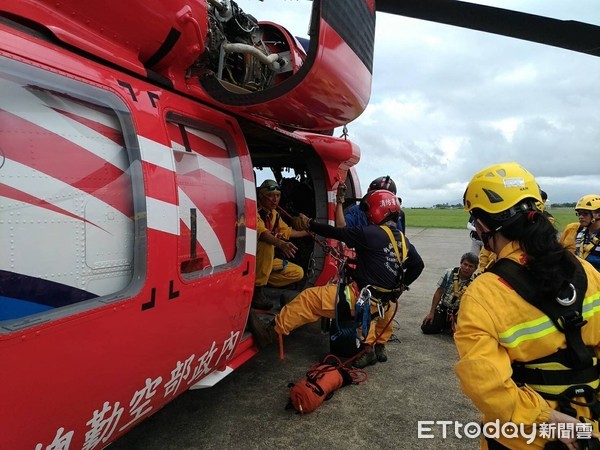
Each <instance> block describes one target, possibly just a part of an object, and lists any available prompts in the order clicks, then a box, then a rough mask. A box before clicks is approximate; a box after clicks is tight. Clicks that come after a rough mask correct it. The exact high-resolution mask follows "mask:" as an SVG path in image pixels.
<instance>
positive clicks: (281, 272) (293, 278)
mask: <svg viewBox="0 0 600 450" xmlns="http://www.w3.org/2000/svg"><path fill="white" fill-rule="evenodd" d="M302 278H304V270H303V269H302V267H300V266H299V265H297V264H294V263H291V262H288V263H287V264H286V266H285V268H284V267H283V260H281V259H279V258H275V247H274V246H273V245H270V244H267V243H266V242H262V241H258V244H257V245H256V281H255V285H256V286H266V285H269V286H273V287H284V286H287V285H289V284H292V283H296V282H297V281H300V280H301V279H302Z"/></svg>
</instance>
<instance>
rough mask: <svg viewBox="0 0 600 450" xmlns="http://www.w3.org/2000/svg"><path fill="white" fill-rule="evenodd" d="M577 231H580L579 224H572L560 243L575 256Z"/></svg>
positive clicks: (565, 231)
mask: <svg viewBox="0 0 600 450" xmlns="http://www.w3.org/2000/svg"><path fill="white" fill-rule="evenodd" d="M577 230H579V222H574V223H570V224H569V225H567V226H566V227H565V229H564V230H563V232H562V234H561V235H560V243H561V244H562V245H563V247H565V248H566V249H567V250H569V251H570V252H571V253H573V254H575V238H576V237H577Z"/></svg>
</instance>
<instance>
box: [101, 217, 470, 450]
mask: <svg viewBox="0 0 600 450" xmlns="http://www.w3.org/2000/svg"><path fill="white" fill-rule="evenodd" d="M407 236H408V238H409V239H410V241H411V242H412V243H413V244H414V245H415V247H416V248H417V250H418V251H419V253H420V254H421V256H422V257H423V260H424V261H425V270H424V271H423V274H422V275H421V277H420V278H419V279H418V280H417V281H416V282H415V283H413V285H412V286H411V289H410V291H408V292H405V293H404V294H403V295H402V297H401V300H400V305H399V309H398V314H397V316H396V322H397V323H396V325H395V330H394V335H395V336H397V337H398V339H399V341H400V342H391V343H389V344H388V346H387V348H388V355H389V360H388V362H386V363H378V364H376V365H374V366H370V367H369V368H367V372H368V377H369V378H368V380H367V382H366V383H364V384H361V385H352V386H348V387H344V388H342V389H340V390H338V391H337V392H336V393H335V395H334V396H333V398H332V399H331V400H329V401H326V402H325V403H324V404H323V405H322V406H321V407H320V408H319V409H318V410H317V411H315V412H314V413H311V414H306V415H299V414H294V413H293V411H290V410H285V409H284V407H285V405H286V403H287V399H288V388H287V385H288V383H290V382H296V381H298V380H300V379H301V378H303V377H304V375H305V373H306V371H307V370H308V368H309V367H310V365H311V364H312V363H314V362H315V361H317V360H318V359H319V358H320V357H322V356H323V355H325V354H326V353H327V351H328V340H327V336H325V335H323V334H321V332H320V327H319V324H314V325H307V326H305V327H303V328H301V329H298V330H296V331H294V332H293V333H292V335H290V336H289V337H286V338H285V349H286V357H285V360H283V361H280V360H279V357H278V349H277V345H272V346H271V347H269V348H267V349H265V350H263V351H261V352H260V353H259V355H258V356H256V357H255V358H253V359H251V360H250V361H249V362H247V363H246V364H245V365H244V366H242V367H241V368H240V369H239V370H237V371H235V372H234V373H232V374H231V375H229V376H228V377H227V378H225V379H224V380H223V381H221V382H220V383H219V384H217V385H216V386H215V387H213V388H210V389H205V390H196V391H189V392H186V393H184V394H183V395H182V396H180V397H179V398H178V399H176V400H174V401H173V402H171V403H170V404H169V405H167V406H166V407H164V408H163V409H162V410H161V411H159V412H157V413H156V414H155V415H154V416H152V417H150V418H149V419H147V420H146V421H144V422H143V423H141V424H140V425H138V426H137V427H136V428H134V429H133V430H132V431H131V432H129V433H128V434H127V435H126V436H124V437H123V438H121V439H120V440H119V441H117V442H116V443H114V444H113V445H111V446H110V448H111V450H137V449H139V450H142V449H143V450H154V449H156V450H159V449H160V450H167V449H173V450H175V449H176V450H184V449H190V450H191V449H264V448H269V449H310V450H314V449H321V448H329V449H360V450H363V449H366V448H369V449H411V450H421V449H441V448H443V449H456V450H471V449H476V448H479V440H478V439H476V438H467V437H464V436H462V437H461V438H459V437H457V436H455V433H454V424H452V426H451V427H448V429H447V433H446V437H445V438H444V437H443V436H442V435H443V427H442V426H441V425H435V424H433V425H427V424H426V423H421V436H424V435H428V436H432V437H431V438H423V437H419V421H457V422H460V423H462V424H466V423H469V422H476V423H477V422H479V420H480V417H479V413H478V412H477V410H476V409H475V408H474V407H473V406H472V404H471V402H470V400H469V399H468V398H466V397H465V396H464V395H463V394H462V392H461V391H460V388H459V384H458V380H457V378H456V376H455V374H454V365H455V363H456V361H457V360H458V355H457V352H456V348H455V347H454V343H453V340H452V338H451V337H450V336H437V335H434V336H425V335H423V334H422V333H421V330H420V328H419V325H420V324H421V321H422V319H423V317H424V316H425V315H426V313H427V311H428V310H429V308H430V305H431V298H432V296H433V292H434V291H435V289H436V283H437V281H438V279H439V277H440V276H441V274H442V272H443V270H444V269H446V268H447V267H454V266H456V265H458V262H459V259H460V256H461V255H462V254H463V253H465V252H467V251H468V250H469V248H470V244H471V241H470V239H469V236H468V232H467V230H466V229H464V230H448V229H434V228H425V229H423V228H419V229H416V228H415V229H410V228H409V229H408V232H407Z"/></svg>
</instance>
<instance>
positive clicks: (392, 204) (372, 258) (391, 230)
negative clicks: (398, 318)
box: [253, 190, 424, 367]
mask: <svg viewBox="0 0 600 450" xmlns="http://www.w3.org/2000/svg"><path fill="white" fill-rule="evenodd" d="M363 207H364V208H365V209H367V211H366V215H367V218H368V220H369V223H370V224H369V225H366V226H357V227H345V228H338V227H332V226H329V225H325V224H319V223H316V222H314V221H313V220H312V219H309V218H308V217H306V216H303V215H300V217H301V218H302V219H303V221H302V224H301V225H300V226H299V227H300V228H303V229H308V230H310V231H312V232H314V233H316V234H319V235H321V236H325V237H327V238H332V239H336V240H339V241H342V242H345V243H346V244H347V245H348V246H349V247H351V248H354V249H355V251H356V269H355V270H354V273H353V275H352V277H353V279H354V281H353V282H352V283H350V284H349V285H348V288H349V289H347V292H348V294H347V297H348V299H349V300H350V303H351V309H352V314H354V305H355V303H356V300H357V296H358V293H359V291H360V290H361V289H362V288H364V287H367V286H371V287H372V289H373V291H372V292H373V297H374V298H378V297H379V296H380V292H384V291H387V292H390V291H393V295H395V296H397V295H399V294H400V292H401V290H402V289H403V288H404V287H406V286H408V285H410V284H411V283H412V282H413V281H414V280H416V279H417V277H418V276H419V275H420V274H421V272H422V271H423V267H424V264H423V260H422V259H421V256H420V255H419V254H418V253H417V251H416V249H415V248H414V246H413V245H412V244H411V243H410V242H409V241H408V239H406V238H404V236H403V234H402V233H401V232H400V231H398V230H397V229H396V222H397V221H398V212H399V210H400V205H399V203H398V199H397V198H396V196H395V195H394V194H392V193H391V192H389V191H385V190H377V191H373V192H371V193H370V194H369V195H368V196H367V198H366V199H365V200H364V206H363ZM386 229H387V231H386ZM392 239H393V241H392ZM395 247H396V248H395ZM396 249H397V250H396ZM402 255H406V259H405V261H404V262H403V261H402V260H403V259H404V257H403V256H402ZM377 288H381V291H378V290H377ZM337 290H338V285H337V284H329V285H326V286H319V287H313V288H309V289H305V290H304V291H302V292H301V293H300V294H299V295H298V296H297V297H296V298H294V300H292V301H291V302H290V303H288V304H287V305H285V306H284V307H283V308H282V309H281V311H280V313H279V314H278V315H277V316H275V321H274V324H272V325H271V326H268V327H267V328H266V329H265V330H260V331H259V332H258V333H257V332H256V331H254V330H253V332H254V335H255V337H256V338H257V340H258V341H259V345H261V346H262V345H266V344H268V343H270V342H272V341H273V340H274V339H275V338H276V336H277V334H286V335H287V334H289V333H290V332H291V331H292V330H294V329H296V328H298V327H300V326H302V325H304V324H306V323H311V322H315V321H317V320H318V319H319V318H321V317H327V318H331V319H333V318H335V309H336V298H337ZM382 295H383V296H385V294H382ZM393 310H394V308H393V307H391V306H390V307H389V308H388V309H387V311H386V313H385V316H384V317H383V318H379V320H383V321H384V322H387V321H389V318H390V317H391V315H392V314H393ZM389 334H391V327H388V329H387V330H385V331H384V332H383V334H382V335H381V336H380V340H381V342H383V343H385V342H387V340H388V338H389ZM375 339H376V332H375V327H374V326H371V327H370V328H369V334H368V336H367V339H366V343H367V344H369V347H368V349H367V351H366V352H365V353H364V354H363V355H361V357H359V358H357V359H356V360H355V361H354V365H355V366H356V367H365V366H367V365H372V364H375V363H376V362H377V361H378V360H377V356H376V353H375V351H376V350H377V349H379V351H381V350H384V349H382V348H381V347H384V346H383V344H377V343H376V341H375ZM378 342H379V341H378ZM374 344H375V345H374ZM373 345H374V346H375V348H373V347H372V346H373Z"/></svg>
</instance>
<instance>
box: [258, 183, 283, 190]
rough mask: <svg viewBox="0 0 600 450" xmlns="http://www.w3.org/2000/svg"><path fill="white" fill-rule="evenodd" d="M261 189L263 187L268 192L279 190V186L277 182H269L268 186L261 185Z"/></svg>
mask: <svg viewBox="0 0 600 450" xmlns="http://www.w3.org/2000/svg"><path fill="white" fill-rule="evenodd" d="M261 189H264V190H265V191H269V192H273V191H279V192H281V186H279V185H278V184H271V185H269V186H263V187H261Z"/></svg>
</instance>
